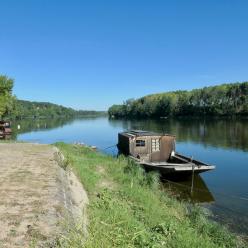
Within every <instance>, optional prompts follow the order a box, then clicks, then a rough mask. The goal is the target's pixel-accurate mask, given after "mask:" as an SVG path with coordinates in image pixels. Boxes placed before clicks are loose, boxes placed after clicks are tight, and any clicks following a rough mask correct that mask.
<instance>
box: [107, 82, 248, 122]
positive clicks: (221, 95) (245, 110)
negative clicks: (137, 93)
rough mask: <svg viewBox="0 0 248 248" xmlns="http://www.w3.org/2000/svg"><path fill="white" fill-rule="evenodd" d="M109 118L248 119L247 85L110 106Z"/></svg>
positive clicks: (237, 84) (196, 90) (181, 92)
mask: <svg viewBox="0 0 248 248" xmlns="http://www.w3.org/2000/svg"><path fill="white" fill-rule="evenodd" d="M108 114H109V116H110V117H112V118H161V117H169V116H232V115H246V116H247V115H248V82H243V83H234V84H222V85H218V86H212V87H204V88H202V89H194V90H191V91H172V92H167V93H161V94H153V95H148V96H144V97H141V98H139V99H137V100H134V99H130V100H127V101H126V102H124V103H123V104H121V105H113V106H111V107H110V108H109V110H108Z"/></svg>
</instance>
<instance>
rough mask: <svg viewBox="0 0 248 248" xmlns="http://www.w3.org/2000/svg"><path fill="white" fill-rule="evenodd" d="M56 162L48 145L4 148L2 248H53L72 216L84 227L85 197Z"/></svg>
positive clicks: (0, 168)
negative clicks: (80, 221)
mask: <svg viewBox="0 0 248 248" xmlns="http://www.w3.org/2000/svg"><path fill="white" fill-rule="evenodd" d="M57 157H58V150H56V148H54V147H52V146H50V145H38V144H26V143H0V196H1V197H0V247H1V248H2V247H3V248H5V247H11V248H15V247H30V246H33V247H50V246H52V244H53V242H54V241H55V239H56V237H58V236H59V235H60V234H61V233H63V224H62V223H63V222H64V221H65V218H68V216H71V217H75V218H70V219H82V220H83V224H84V225H86V215H85V211H84V209H85V206H86V204H87V203H88V199H87V194H86V192H85V191H84V189H83V187H82V185H81V184H80V183H79V182H78V181H77V178H76V177H75V176H74V174H73V173H71V172H66V171H64V170H63V169H62V168H61V167H60V166H59V165H58V162H57V160H58V159H57ZM79 215H80V216H82V218H78V216H79Z"/></svg>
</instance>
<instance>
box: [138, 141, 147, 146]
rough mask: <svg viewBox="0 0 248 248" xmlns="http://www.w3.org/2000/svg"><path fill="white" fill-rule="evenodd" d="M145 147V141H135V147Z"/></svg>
mask: <svg viewBox="0 0 248 248" xmlns="http://www.w3.org/2000/svg"><path fill="white" fill-rule="evenodd" d="M142 146H146V141H145V140H136V147H142Z"/></svg>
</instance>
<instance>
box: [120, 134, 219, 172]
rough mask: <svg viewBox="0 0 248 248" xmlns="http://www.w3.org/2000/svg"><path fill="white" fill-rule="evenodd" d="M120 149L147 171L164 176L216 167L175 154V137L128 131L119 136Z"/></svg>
mask: <svg viewBox="0 0 248 248" xmlns="http://www.w3.org/2000/svg"><path fill="white" fill-rule="evenodd" d="M118 149H119V150H120V151H121V152H122V153H124V154H127V155H129V156H130V157H131V158H132V159H133V160H135V161H136V162H137V163H139V164H140V165H142V166H143V167H144V168H145V169H146V170H155V171H159V172H160V173H161V174H162V175H168V174H183V175H185V174H189V175H190V174H192V172H195V173H201V172H204V171H208V170H213V169H214V168H215V167H214V166H212V165H208V164H205V163H203V162H201V161H198V160H195V159H192V158H188V157H186V156H183V155H181V154H179V153H176V152H175V136H172V135H159V134H155V133H152V132H147V131H127V132H123V133H119V135H118Z"/></svg>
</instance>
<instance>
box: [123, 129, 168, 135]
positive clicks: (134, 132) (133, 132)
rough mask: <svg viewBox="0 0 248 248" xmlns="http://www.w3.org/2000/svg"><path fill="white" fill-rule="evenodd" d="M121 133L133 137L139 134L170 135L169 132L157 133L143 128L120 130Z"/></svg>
mask: <svg viewBox="0 0 248 248" xmlns="http://www.w3.org/2000/svg"><path fill="white" fill-rule="evenodd" d="M121 134H123V135H126V136H135V137H140V136H172V135H170V134H159V133H155V132H150V131H144V130H128V131H125V132H122V133H121Z"/></svg>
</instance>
